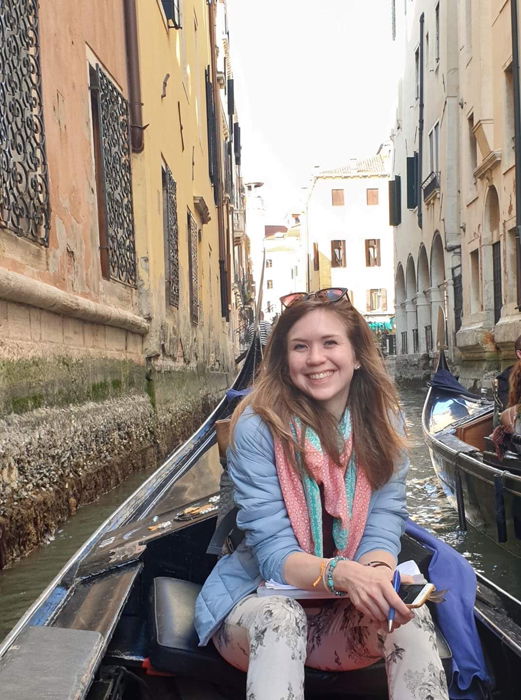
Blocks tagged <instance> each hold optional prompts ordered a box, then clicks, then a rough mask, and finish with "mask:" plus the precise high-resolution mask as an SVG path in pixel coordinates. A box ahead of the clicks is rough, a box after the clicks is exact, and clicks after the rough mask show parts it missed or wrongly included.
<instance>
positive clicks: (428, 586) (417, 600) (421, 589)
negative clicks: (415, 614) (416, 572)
mask: <svg viewBox="0 0 521 700" xmlns="http://www.w3.org/2000/svg"><path fill="white" fill-rule="evenodd" d="M435 590H436V587H435V586H434V584H432V583H402V585H401V586H400V588H399V590H398V595H399V596H400V598H401V599H402V600H403V602H404V603H405V605H406V606H407V607H408V608H419V607H420V605H423V604H424V603H425V602H426V601H427V600H429V597H430V595H431V594H432V593H433V591H435Z"/></svg>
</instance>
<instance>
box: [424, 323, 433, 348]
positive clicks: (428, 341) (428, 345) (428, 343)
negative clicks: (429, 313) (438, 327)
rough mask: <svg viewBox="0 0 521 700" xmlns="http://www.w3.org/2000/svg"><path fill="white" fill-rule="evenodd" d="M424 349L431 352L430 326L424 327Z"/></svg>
mask: <svg viewBox="0 0 521 700" xmlns="http://www.w3.org/2000/svg"><path fill="white" fill-rule="evenodd" d="M425 348H426V350H427V352H432V348H433V342H432V326H430V325H429V326H425Z"/></svg>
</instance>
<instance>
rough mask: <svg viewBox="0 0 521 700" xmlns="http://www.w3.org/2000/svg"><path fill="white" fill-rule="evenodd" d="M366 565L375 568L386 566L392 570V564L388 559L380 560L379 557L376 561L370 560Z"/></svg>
mask: <svg viewBox="0 0 521 700" xmlns="http://www.w3.org/2000/svg"><path fill="white" fill-rule="evenodd" d="M366 566H372V567H373V569H376V567H377V566H386V567H387V568H388V569H391V571H392V568H393V567H392V566H391V565H390V564H388V563H387V562H386V561H379V560H378V559H375V561H369V562H367V564H366Z"/></svg>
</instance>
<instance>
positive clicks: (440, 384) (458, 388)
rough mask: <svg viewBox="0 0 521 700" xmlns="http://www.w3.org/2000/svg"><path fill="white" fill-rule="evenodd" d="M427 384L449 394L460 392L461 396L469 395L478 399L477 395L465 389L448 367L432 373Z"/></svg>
mask: <svg viewBox="0 0 521 700" xmlns="http://www.w3.org/2000/svg"><path fill="white" fill-rule="evenodd" d="M429 384H430V386H431V387H432V388H433V389H442V390H443V391H447V392H448V393H450V394H461V395H462V396H469V397H470V398H471V399H479V396H476V394H473V393H472V392H471V391H469V390H468V389H465V387H464V386H463V385H462V384H460V383H459V382H458V380H457V379H456V377H455V376H454V375H453V374H452V373H451V372H449V370H448V369H439V370H438V371H437V372H436V373H435V374H433V376H432V379H431V381H430V382H429Z"/></svg>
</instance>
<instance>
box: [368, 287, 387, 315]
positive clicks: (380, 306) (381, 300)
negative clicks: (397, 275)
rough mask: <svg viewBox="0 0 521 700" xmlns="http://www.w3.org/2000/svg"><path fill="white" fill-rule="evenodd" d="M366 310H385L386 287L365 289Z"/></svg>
mask: <svg viewBox="0 0 521 700" xmlns="http://www.w3.org/2000/svg"><path fill="white" fill-rule="evenodd" d="M366 306H367V311H387V289H368V290H367V305H366Z"/></svg>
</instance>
